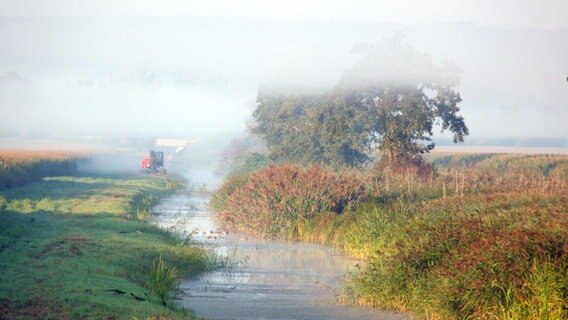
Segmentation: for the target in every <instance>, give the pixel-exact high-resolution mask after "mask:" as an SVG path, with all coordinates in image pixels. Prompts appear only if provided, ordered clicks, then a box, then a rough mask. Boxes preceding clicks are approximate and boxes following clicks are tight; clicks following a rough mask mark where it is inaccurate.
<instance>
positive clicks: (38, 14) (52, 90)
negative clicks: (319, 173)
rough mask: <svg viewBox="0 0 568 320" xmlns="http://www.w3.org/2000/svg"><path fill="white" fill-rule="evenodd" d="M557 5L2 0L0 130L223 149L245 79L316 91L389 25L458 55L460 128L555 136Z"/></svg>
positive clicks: (567, 63)
mask: <svg viewBox="0 0 568 320" xmlns="http://www.w3.org/2000/svg"><path fill="white" fill-rule="evenodd" d="M566 13H568V3H567V2H565V1H554V0H553V1H537V0H527V1H512V0H507V1H499V2H498V3H496V2H494V1H489V0H482V1H467V0H463V1H442V0H435V1H418V0H405V1H396V2H394V1H365V0H358V1H349V2H347V1H329V2H323V3H321V2H319V1H301V2H300V1H266V2H261V3H257V2H255V1H216V2H200V1H160V2H159V3H158V2H154V1H81V2H77V1H72V0H63V1H55V0H45V1H41V2H37V1H31V0H23V1H22V0H19V1H14V0H8V1H2V2H1V3H0V108H1V111H2V117H0V140H1V139H15V138H21V139H70V138H72V139H74V141H114V140H119V139H122V140H121V141H132V139H135V138H136V137H143V138H145V139H149V140H151V139H152V138H155V137H161V136H166V137H173V138H180V139H192V140H195V141H197V144H196V145H198V146H199V148H201V149H207V148H206V147H203V145H207V144H208V141H209V140H207V139H209V138H213V139H214V140H211V141H215V142H214V145H212V146H211V148H218V149H219V150H222V149H223V148H224V147H225V146H226V145H227V144H228V143H229V142H230V141H231V140H232V139H233V138H235V137H238V136H242V135H243V134H244V132H245V131H246V127H245V124H246V122H247V119H249V118H250V114H251V112H252V110H253V108H254V105H255V99H256V90H257V88H258V86H259V85H261V84H263V83H266V82H272V83H281V84H282V85H290V86H305V87H309V88H324V89H325V88H330V87H332V86H334V85H336V84H337V82H338V80H339V79H340V78H341V76H342V74H343V72H345V71H346V70H348V69H349V68H350V67H351V66H352V65H353V63H354V62H355V61H357V59H358V55H357V54H355V53H354V50H353V49H354V48H356V47H357V46H360V45H361V44H374V43H376V42H377V41H379V40H381V39H386V38H390V37H392V36H393V35H395V34H402V35H403V37H404V39H405V40H404V41H405V42H406V43H407V44H408V45H410V46H412V47H414V48H415V49H416V50H418V51H420V52H423V53H424V54H427V55H429V56H431V57H432V58H433V59H434V60H436V61H437V62H443V61H449V62H450V63H451V64H452V65H454V66H456V67H457V68H459V70H460V73H459V77H460V82H459V83H460V84H459V87H458V90H459V91H460V93H461V96H462V98H463V102H462V103H461V104H460V107H461V109H462V115H463V116H464V118H465V120H466V123H467V125H468V127H469V128H470V133H471V135H470V137H466V141H467V140H468V139H478V140H479V139H481V140H483V139H490V138H510V139H542V138H545V139H552V138H559V139H565V138H566V137H568V129H567V127H566V125H565V121H566V119H568V82H567V76H568V59H566V57H567V53H568V20H567V19H565V17H566ZM355 51H356V50H355ZM101 139H102V140H101ZM113 139H114V140H113ZM190 147H191V146H190Z"/></svg>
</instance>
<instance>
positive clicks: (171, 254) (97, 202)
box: [0, 176, 211, 319]
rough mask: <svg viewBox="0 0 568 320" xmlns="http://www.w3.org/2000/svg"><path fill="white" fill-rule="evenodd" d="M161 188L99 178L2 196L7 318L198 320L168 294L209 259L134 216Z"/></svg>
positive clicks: (2, 297)
mask: <svg viewBox="0 0 568 320" xmlns="http://www.w3.org/2000/svg"><path fill="white" fill-rule="evenodd" d="M167 190H168V187H167V185H166V181H165V179H161V178H151V177H137V176H108V177H104V176H99V177H51V178H45V179H43V181H40V182H36V183H31V184H27V185H25V186H22V187H17V188H10V189H7V190H4V191H2V192H0V199H2V200H1V201H0V205H1V207H0V271H1V272H0V306H1V307H0V310H1V312H2V315H3V317H6V318H8V319H12V318H21V317H28V316H30V315H31V317H35V318H52V319H62V318H74V319H75V318H81V319H101V318H104V319H106V318H115V319H133V318H140V319H146V318H152V317H160V318H168V319H194V316H193V315H192V314H190V313H189V312H187V311H186V310H183V309H180V308H178V307H177V305H176V304H173V303H172V301H173V300H172V297H173V295H175V294H176V288H177V282H178V281H179V279H181V278H183V279H186V278H189V277H191V276H194V275H196V274H198V273H200V272H202V271H205V270H208V269H209V268H210V265H211V258H210V255H209V253H208V252H206V250H204V249H203V248H200V247H196V246H187V245H178V244H177V240H175V237H174V236H173V235H171V234H170V233H168V232H166V231H164V230H161V229H159V228H157V227H155V226H153V225H151V224H149V223H147V222H145V221H144V220H146V219H147V218H146V217H144V216H145V214H143V215H142V216H140V215H139V212H147V211H148V210H147V208H148V207H149V206H151V204H152V203H154V202H155V200H156V199H158V197H160V196H161V195H163V194H164V193H165V192H166V191H167ZM141 217H142V219H141Z"/></svg>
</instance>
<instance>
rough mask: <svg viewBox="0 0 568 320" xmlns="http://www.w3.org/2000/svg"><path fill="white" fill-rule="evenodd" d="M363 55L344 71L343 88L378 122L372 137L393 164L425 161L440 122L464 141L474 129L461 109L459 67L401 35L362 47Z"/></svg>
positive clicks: (359, 49) (360, 49) (384, 155)
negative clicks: (440, 61)
mask: <svg viewBox="0 0 568 320" xmlns="http://www.w3.org/2000/svg"><path fill="white" fill-rule="evenodd" d="M356 52H358V53H360V54H361V55H362V58H361V59H360V60H359V61H358V62H357V63H356V64H355V65H354V66H353V67H352V68H351V69H350V70H348V71H347V72H346V73H345V74H344V75H343V77H342V79H341V81H340V84H339V85H338V87H337V88H336V90H335V91H336V92H337V91H340V92H341V91H343V92H347V95H348V96H350V98H349V100H350V101H351V104H355V105H360V106H361V110H365V111H366V112H368V117H369V118H368V119H369V120H370V121H371V122H372V125H371V126H370V128H371V131H370V132H369V133H370V135H369V138H370V139H371V140H373V141H374V142H375V145H376V146H377V149H378V150H379V151H380V154H381V157H382V160H383V161H384V162H386V163H388V164H395V163H409V162H413V163H418V164H419V163H421V162H422V156H421V155H422V154H424V153H427V152H429V151H431V150H432V149H433V148H434V143H433V142H432V139H431V137H432V135H433V129H434V126H435V124H438V125H440V127H441V131H445V130H449V131H450V132H452V133H453V141H454V142H455V143H457V142H463V139H464V136H466V135H468V134H469V130H468V128H467V126H466V125H465V122H464V119H463V117H462V116H460V115H459V114H458V112H459V111H460V109H459V107H458V103H460V102H461V97H460V94H459V92H457V91H456V89H455V88H456V86H457V82H458V78H457V68H456V67H455V66H453V65H452V64H450V63H443V64H438V63H435V62H434V61H433V60H432V58H431V57H429V56H427V55H424V54H422V53H420V52H418V51H416V50H415V49H413V48H412V47H410V46H409V45H407V44H405V43H404V42H403V41H402V38H401V37H399V36H397V37H394V38H392V39H388V40H383V41H380V42H378V43H377V44H376V45H363V46H359V47H358V48H356Z"/></svg>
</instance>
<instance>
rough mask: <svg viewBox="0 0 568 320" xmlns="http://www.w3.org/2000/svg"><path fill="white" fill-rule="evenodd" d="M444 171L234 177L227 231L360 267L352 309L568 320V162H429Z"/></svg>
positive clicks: (220, 194) (271, 171)
mask: <svg viewBox="0 0 568 320" xmlns="http://www.w3.org/2000/svg"><path fill="white" fill-rule="evenodd" d="M430 161H431V162H432V163H434V164H435V165H436V166H437V169H436V170H431V171H429V172H417V171H416V170H415V169H413V167H410V166H409V167H406V168H400V167H399V168H398V169H397V170H393V169H392V168H391V169H390V170H389V169H387V168H385V169H378V168H374V169H365V170H364V169H342V170H332V169H328V168H326V167H322V166H317V165H312V166H306V167H302V166H298V165H269V166H267V167H264V168H262V169H260V170H258V171H254V172H251V173H242V174H238V173H236V174H233V175H232V176H230V177H229V178H228V179H227V180H226V181H225V183H224V184H223V185H222V186H221V188H220V189H219V190H218V191H217V193H216V194H215V195H214V197H213V200H212V202H211V207H212V209H213V210H214V211H216V212H217V213H218V215H219V217H220V218H221V221H222V223H223V224H224V227H225V228H228V229H232V230H235V231H240V232H245V233H248V234H253V235H256V236H262V237H270V238H284V239H291V240H302V241H311V242H316V243H321V244H327V245H333V246H336V247H339V248H341V249H343V250H344V251H345V252H346V253H347V254H348V255H350V256H353V257H355V258H359V259H362V260H363V262H364V263H362V265H361V267H360V270H359V271H358V272H356V273H354V274H352V275H351V276H350V277H349V280H348V281H347V282H346V284H345V285H344V288H343V290H342V293H341V294H340V296H339V299H340V301H342V302H344V303H352V304H361V305H369V306H378V307H381V308H384V309H393V310H401V311H411V312H412V313H414V314H416V315H417V316H419V317H423V318H426V319H566V318H568V303H567V301H568V244H567V243H568V157H566V156H547V155H496V154H479V155H452V154H439V155H433V156H430Z"/></svg>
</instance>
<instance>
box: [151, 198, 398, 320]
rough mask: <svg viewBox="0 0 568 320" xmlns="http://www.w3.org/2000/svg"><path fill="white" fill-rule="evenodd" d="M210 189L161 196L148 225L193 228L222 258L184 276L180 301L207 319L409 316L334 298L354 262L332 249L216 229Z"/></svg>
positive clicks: (180, 230) (181, 230) (182, 230)
mask: <svg viewBox="0 0 568 320" xmlns="http://www.w3.org/2000/svg"><path fill="white" fill-rule="evenodd" d="M210 197H211V195H210V194H208V193H191V194H187V193H186V194H184V193H179V194H175V195H171V196H169V197H166V198H164V199H162V201H161V202H160V204H159V205H157V206H156V207H155V208H154V210H153V212H154V215H153V219H154V223H156V224H157V225H158V226H160V227H161V228H165V229H169V230H171V231H173V232H177V233H178V234H180V233H185V234H192V238H191V239H192V241H193V242H194V243H197V244H199V245H203V246H206V247H207V248H209V249H210V250H213V251H215V252H216V253H217V254H218V255H219V256H220V257H221V258H223V259H226V262H227V267H225V268H222V269H220V270H217V271H214V272H210V273H205V274H203V275H201V276H200V277H198V278H195V279H188V280H183V281H182V282H181V285H180V289H181V290H182V291H183V294H181V295H180V299H181V300H180V304H181V305H183V306H184V307H187V308H189V309H191V310H193V311H194V312H195V313H196V314H197V316H199V317H206V318H210V319H239V320H241V319H361V320H365V319H408V318H409V316H407V315H404V314H400V313H392V312H384V311H380V310H377V309H372V308H363V307H354V306H344V305H339V304H337V302H336V299H335V296H336V294H337V290H338V287H339V284H340V281H341V279H342V277H343V276H344V275H345V274H346V273H347V272H349V271H352V270H353V268H354V265H355V264H354V262H353V261H352V260H350V259H348V258H346V257H345V256H343V255H341V254H339V253H338V252H337V251H335V250H333V249H331V248H328V247H325V246H320V245H315V244H307V243H301V242H285V241H272V240H271V241H265V240H259V239H253V238H247V237H245V236H243V235H239V234H227V233H225V232H223V231H221V230H219V229H218V226H217V223H216V221H215V217H214V215H213V214H212V213H211V212H210V211H209V210H208V209H207V204H208V202H209V199H210Z"/></svg>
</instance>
